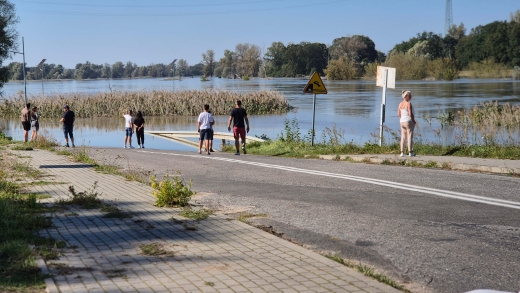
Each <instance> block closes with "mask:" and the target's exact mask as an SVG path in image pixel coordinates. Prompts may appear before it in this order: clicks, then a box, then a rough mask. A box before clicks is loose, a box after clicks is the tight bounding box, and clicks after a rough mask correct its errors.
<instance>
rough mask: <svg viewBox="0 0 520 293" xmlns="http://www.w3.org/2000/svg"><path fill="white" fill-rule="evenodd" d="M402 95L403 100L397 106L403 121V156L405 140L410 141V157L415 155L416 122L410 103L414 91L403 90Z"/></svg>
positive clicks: (402, 154) (398, 113)
mask: <svg viewBox="0 0 520 293" xmlns="http://www.w3.org/2000/svg"><path fill="white" fill-rule="evenodd" d="M402 96H403V101H402V102H401V103H400V104H399V107H398V108H397V116H399V120H400V122H401V157H403V156H404V143H405V141H408V152H409V155H410V157H414V156H415V153H414V152H413V129H414V128H415V124H416V122H415V117H414V115H413V109H412V103H410V100H411V99H412V93H410V91H403V93H402Z"/></svg>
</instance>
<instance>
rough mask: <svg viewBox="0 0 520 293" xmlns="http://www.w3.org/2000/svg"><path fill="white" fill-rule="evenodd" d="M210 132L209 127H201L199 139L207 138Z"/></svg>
mask: <svg viewBox="0 0 520 293" xmlns="http://www.w3.org/2000/svg"><path fill="white" fill-rule="evenodd" d="M210 132H211V129H201V130H200V137H199V140H205V139H208V140H209V135H210Z"/></svg>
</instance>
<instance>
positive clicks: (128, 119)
mask: <svg viewBox="0 0 520 293" xmlns="http://www.w3.org/2000/svg"><path fill="white" fill-rule="evenodd" d="M123 118H125V149H126V148H127V146H126V143H127V142H128V144H129V146H128V148H130V149H133V148H134V147H133V146H132V133H134V118H133V117H132V110H128V111H127V112H126V114H125V113H124V112H123Z"/></svg>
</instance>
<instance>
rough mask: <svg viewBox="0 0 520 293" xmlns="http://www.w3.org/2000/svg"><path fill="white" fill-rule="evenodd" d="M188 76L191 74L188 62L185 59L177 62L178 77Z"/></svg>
mask: <svg viewBox="0 0 520 293" xmlns="http://www.w3.org/2000/svg"><path fill="white" fill-rule="evenodd" d="M187 74H189V65H188V62H187V61H186V60H184V59H181V60H179V61H178V62H177V75H178V76H179V77H182V76H186V75H187Z"/></svg>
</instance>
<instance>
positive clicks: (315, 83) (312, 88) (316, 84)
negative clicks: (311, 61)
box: [303, 72, 327, 94]
mask: <svg viewBox="0 0 520 293" xmlns="http://www.w3.org/2000/svg"><path fill="white" fill-rule="evenodd" d="M303 92H304V93H306V94H326V93H327V89H326V88H325V85H324V84H323V81H321V77H320V75H319V74H318V72H314V74H313V75H312V77H311V79H310V80H309V82H308V83H307V85H306V86H305V87H304V88H303Z"/></svg>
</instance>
